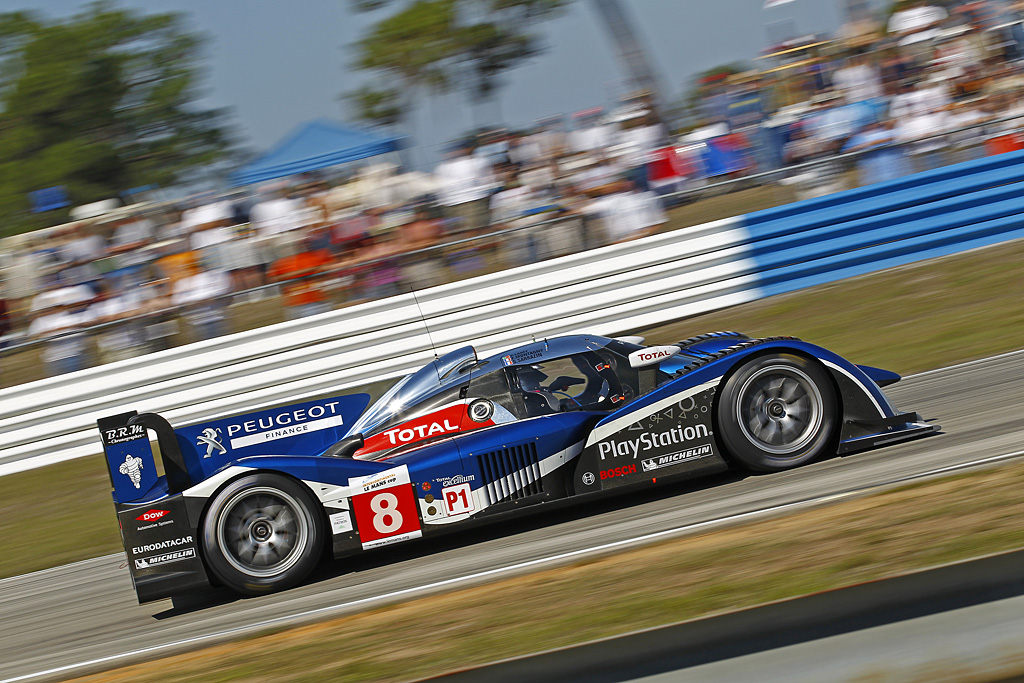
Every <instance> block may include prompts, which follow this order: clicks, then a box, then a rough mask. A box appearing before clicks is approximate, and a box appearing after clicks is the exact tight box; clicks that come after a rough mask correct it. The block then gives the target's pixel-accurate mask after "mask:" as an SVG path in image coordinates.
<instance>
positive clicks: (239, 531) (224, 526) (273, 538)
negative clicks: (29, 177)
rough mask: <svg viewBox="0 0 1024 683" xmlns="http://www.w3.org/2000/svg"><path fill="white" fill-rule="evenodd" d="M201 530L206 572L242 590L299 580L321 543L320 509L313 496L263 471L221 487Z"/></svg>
mask: <svg viewBox="0 0 1024 683" xmlns="http://www.w3.org/2000/svg"><path fill="white" fill-rule="evenodd" d="M201 531H202V549H203V557H204V558H205V560H206V564H207V566H208V567H209V569H210V571H211V572H212V573H213V574H214V576H216V577H217V578H218V579H220V581H221V582H223V583H224V584H225V585H226V586H228V587H229V588H231V589H233V590H235V591H237V592H239V593H243V594H246V595H263V594H265V593H271V592H274V591H279V590H283V589H285V588H289V587H291V586H294V585H295V584H297V583H299V582H300V581H302V580H303V579H304V578H306V576H308V575H309V573H310V572H311V571H312V570H313V568H314V567H315V566H316V564H317V562H318V561H319V559H320V555H321V550H322V549H323V546H324V522H323V514H322V512H321V510H320V505H319V503H318V502H317V501H316V500H315V499H314V498H313V495H312V494H311V493H310V492H309V491H308V490H307V489H306V488H305V487H304V486H302V485H301V484H299V483H297V482H295V481H293V480H291V479H288V478H287V477H283V476H281V475H277V474H269V473H259V474H250V475H247V476H245V477H242V478H240V479H236V480H235V481H233V482H231V483H230V484H228V485H227V486H225V487H224V488H223V489H222V490H221V491H220V492H219V493H218V494H217V495H216V496H214V498H213V500H212V501H210V505H209V507H208V508H207V512H206V515H205V516H204V518H203V523H202V526H201Z"/></svg>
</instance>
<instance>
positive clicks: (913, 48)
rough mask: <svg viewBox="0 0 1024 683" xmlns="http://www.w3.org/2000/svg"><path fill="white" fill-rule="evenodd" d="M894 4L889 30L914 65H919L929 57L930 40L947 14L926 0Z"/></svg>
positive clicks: (909, 0)
mask: <svg viewBox="0 0 1024 683" xmlns="http://www.w3.org/2000/svg"><path fill="white" fill-rule="evenodd" d="M898 7H899V9H897V10H896V11H895V12H893V14H892V16H891V17H889V25H888V30H889V33H890V34H891V35H893V36H894V37H895V38H896V40H897V42H898V45H899V46H900V50H901V51H902V52H903V54H904V55H906V56H907V57H908V58H909V59H910V60H911V61H912V63H913V64H914V66H915V67H921V66H923V65H924V64H925V63H926V62H927V61H928V59H929V58H930V51H931V41H932V40H933V39H934V38H936V37H938V35H939V28H940V27H941V26H942V23H943V22H944V21H945V20H946V19H947V18H948V17H949V14H947V13H946V10H944V9H942V7H939V6H937V5H929V4H928V2H927V0H904V1H903V2H902V3H901V4H900V5H899V6H898Z"/></svg>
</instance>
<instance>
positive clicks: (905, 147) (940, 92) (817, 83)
mask: <svg viewBox="0 0 1024 683" xmlns="http://www.w3.org/2000/svg"><path fill="white" fill-rule="evenodd" d="M1021 10H1024V2H1008V1H999V0H971V1H950V2H943V1H942V0H900V1H899V2H897V3H895V5H894V11H893V13H892V14H891V16H889V17H888V20H887V22H885V23H882V22H874V21H871V20H870V19H869V20H866V21H859V22H855V23H851V24H850V25H847V26H844V27H843V31H842V32H841V36H840V37H838V38H835V39H826V38H822V37H818V36H805V37H803V38H800V39H794V40H792V41H790V42H788V43H785V44H782V45H779V46H776V49H775V50H774V51H772V52H771V53H770V54H766V55H765V56H764V57H763V58H762V60H761V61H762V63H763V64H762V65H763V67H764V68H762V69H761V70H760V71H757V72H748V73H741V74H730V75H721V76H720V77H718V78H714V79H709V80H708V82H706V83H704V84H703V86H702V98H701V102H702V109H701V114H702V116H703V119H704V121H703V122H704V124H705V126H704V127H702V128H700V129H699V130H698V131H695V132H694V133H691V134H690V136H688V139H689V140H691V141H700V142H702V143H705V144H706V145H708V146H714V145H715V144H716V143H718V144H721V142H723V141H726V142H727V143H728V145H729V149H730V151H731V152H732V155H731V156H732V158H733V162H732V164H731V165H730V164H725V165H724V167H723V168H718V169H716V172H717V173H721V174H725V173H731V174H735V173H746V174H752V173H756V172H764V171H775V170H778V169H785V168H786V167H788V166H792V165H795V164H807V162H818V163H816V164H813V165H811V166H804V168H803V170H802V171H801V172H800V173H797V174H792V175H791V176H790V177H789V180H788V182H791V183H794V184H796V185H797V186H798V187H799V189H800V193H799V196H814V195H818V194H825V193H828V192H832V191H835V190H837V189H842V188H843V187H844V186H848V185H849V184H850V182H860V183H862V184H863V183H866V182H880V181H884V180H889V179H892V178H896V177H899V176H901V175H904V174H906V173H913V172H918V171H924V170H929V169H931V168H935V167H936V166H940V165H945V164H949V163H956V162H960V161H967V160H969V159H972V158H977V157H978V156H981V155H985V154H993V153H1000V152H1005V151H1010V150H1014V149H1020V148H1022V147H1024V139H1022V138H1021V137H1020V135H1019V134H1018V130H1019V128H1020V123H1019V122H1018V121H1006V122H1000V121H1001V120H1002V119H1006V118H1011V117H1015V116H1020V115H1022V114H1024V73H1022V70H1021V65H1022V57H1024V29H1022V27H1021V23H1020V19H1019V16H1020V12H1021ZM986 123H988V124H989V125H981V124H986ZM970 127H973V128H971V129H970V130H963V129H965V128H970ZM848 152H860V153H861V154H860V155H859V156H858V158H857V160H856V162H854V166H855V171H856V175H855V177H848V174H846V173H844V172H845V171H846V170H847V164H836V163H831V160H832V159H834V158H835V157H837V156H839V155H842V154H844V153H848ZM719 166H723V164H719Z"/></svg>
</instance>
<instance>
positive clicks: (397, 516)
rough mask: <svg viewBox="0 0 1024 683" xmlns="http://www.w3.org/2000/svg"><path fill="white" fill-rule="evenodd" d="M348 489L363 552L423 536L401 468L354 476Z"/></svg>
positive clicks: (406, 474) (416, 511) (411, 491)
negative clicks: (353, 490)
mask: <svg viewBox="0 0 1024 683" xmlns="http://www.w3.org/2000/svg"><path fill="white" fill-rule="evenodd" d="M349 486H350V487H352V488H353V489H355V490H356V493H355V495H353V496H352V511H353V512H354V513H355V516H356V528H357V529H358V530H359V540H360V542H361V543H362V544H363V550H368V549H370V548H376V547H379V546H382V545H388V544H389V543H399V542H401V541H409V540H412V539H414V538H419V537H420V536H422V535H423V531H422V529H421V527H420V518H419V512H418V510H417V509H416V494H415V493H414V491H413V488H412V483H411V482H410V481H409V470H408V468H407V467H406V466H405V465H402V466H401V467H395V468H393V469H390V470H385V471H384V472H380V473H379V474H374V475H370V476H367V477H354V478H352V479H350V480H349Z"/></svg>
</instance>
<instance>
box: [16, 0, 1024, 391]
mask: <svg viewBox="0 0 1024 683" xmlns="http://www.w3.org/2000/svg"><path fill="white" fill-rule="evenodd" d="M8 4H9V3H8ZM5 9H6V10H7V13H6V14H4V15H2V16H0V26H2V31H0V59H2V60H3V65H4V69H3V70H2V71H0V98H2V102H3V113H2V115H0V122H2V126H3V128H2V130H3V134H2V135H0V238H2V241H0V273H2V281H0V286H2V290H0V291H2V297H3V298H2V302H0V313H2V322H0V384H2V385H3V386H10V385H13V384H17V383H22V382H26V381H32V380H36V379H40V378H42V377H45V376H53V375H58V374H61V373H64V372H70V371H74V370H78V369H81V368H85V367H89V366H91V365H96V364H100V363H105V362H112V361H116V360H120V359H124V358H129V357H132V356H136V355H140V354H143V353H148V352H152V351H158V350H161V349H165V348H169V347H170V346H174V345H179V344H184V343H188V342H191V341H196V340H201V339H208V338H211V337H215V336H219V335H223V334H227V333H230V332H235V331H241V330H244V329H251V328H252V327H255V326H260V325H266V324H271V323H275V322H279V321H281V320H285V319H294V318H297V317H303V316H307V315H315V314H318V313H322V312H325V311H328V310H331V309H333V308H337V307H341V306H346V305H350V304H352V303H355V302H359V301H366V300H369V299H377V298H383V297H386V296H390V295H394V294H397V293H400V292H403V291H408V290H409V289H421V288H424V287H429V286H432V285H436V284H440V283H442V282H446V281H451V280H454V279H460V278H464V277H469V276H472V275H476V274H479V273H483V272H488V271H492V270H496V269H499V268H507V267H512V266H516V265H521V264H525V263H530V262H534V261H537V260H539V259H544V258H549V257H552V256H560V255H564V254H567V253H571V252H573V251H578V250H580V249H587V248H593V247H596V246H601V245H604V244H609V243H613V242H619V241H623V240H628V239H635V238H637V237H640V236H643V235H647V234H650V233H652V232H655V231H661V230H666V229H676V228H679V227H684V226H687V225H693V224H695V223H699V222H702V221H707V220H711V219H714V218H720V217H725V216H730V215H736V214H739V213H743V212H747V211H753V210H757V209H760V208H765V207H768V206H773V205H777V204H782V203H786V202H790V201H793V200H795V199H802V198H807V197H814V196H820V195H822V194H826V193H829V192H835V191H838V190H842V189H845V188H850V187H854V186H858V185H861V184H867V183H871V182H879V181H882V180H887V179H891V178H895V177H898V176H900V175H904V174H907V173H913V172H917V171H922V170H927V169H930V168H935V167H938V166H942V165H946V164H950V163H956V162H959V161H966V160H970V159H975V158H979V157H981V156H985V155H992V154H999V153H1002V152H1006V151H1010V150H1015V149H1020V148H1021V147H1022V146H1024V141H1022V139H1021V138H1020V135H1019V133H1018V131H1019V129H1020V123H1021V119H1019V118H1018V117H1020V116H1022V115H1024V75H1022V73H1021V58H1022V57H1024V29H1022V26H1021V22H1020V19H1019V16H1020V14H1019V13H1020V10H1021V9H1024V3H1021V2H1009V1H997V0H975V1H970V2H968V1H962V0H948V1H943V0H900V1H899V2H894V3H889V2H866V1H864V0H845V1H836V2H820V1H814V0H788V1H787V0H768V1H767V2H765V1H764V0H732V1H730V2H722V3H705V2H696V1H693V2H690V1H683V2H680V1H678V0H676V1H672V0H643V1H640V2H609V1H607V0H591V1H584V0H578V1H577V2H571V1H570V0H516V1H513V2H507V1H498V0H417V1H414V2H402V1H398V0H394V1H389V0H351V1H348V2H330V3H328V2H316V3H311V4H310V6H309V7H308V8H303V10H302V11H301V12H300V11H298V10H296V9H295V8H291V7H288V6H286V5H285V4H282V3H264V2H257V3H206V4H193V3H189V2H176V3H174V2H172V3H169V4H165V5H163V7H162V9H161V11H160V12H152V11H151V10H149V9H148V8H145V7H142V6H134V5H132V4H125V3H122V4H117V3H100V4H94V5H79V4H78V3H71V2H58V1H56V0H54V1H51V2H46V3H44V4H43V6H42V7H36V8H33V9H18V8H16V7H13V6H9V7H5ZM168 11H171V13H168ZM339 162H342V163H339Z"/></svg>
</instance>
